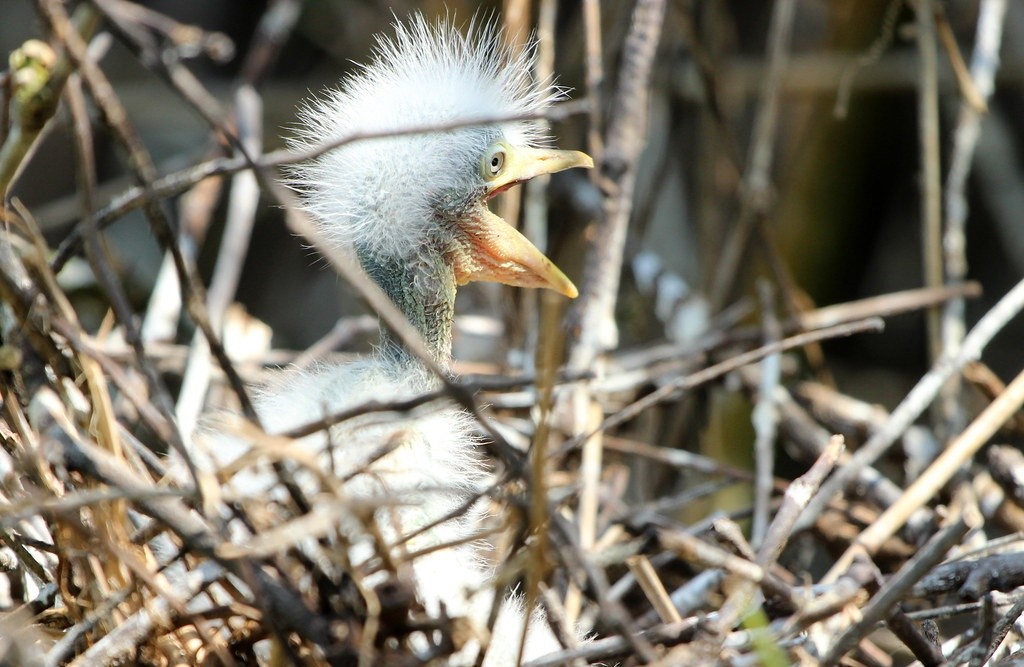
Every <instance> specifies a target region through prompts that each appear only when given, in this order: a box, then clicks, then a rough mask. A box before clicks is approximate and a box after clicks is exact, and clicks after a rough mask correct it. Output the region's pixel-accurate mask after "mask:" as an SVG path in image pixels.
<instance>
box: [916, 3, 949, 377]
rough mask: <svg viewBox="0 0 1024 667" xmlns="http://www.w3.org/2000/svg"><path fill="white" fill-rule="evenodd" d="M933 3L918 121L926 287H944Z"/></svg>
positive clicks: (936, 333) (935, 348)
mask: <svg viewBox="0 0 1024 667" xmlns="http://www.w3.org/2000/svg"><path fill="white" fill-rule="evenodd" d="M932 3H933V0H917V5H916V12H917V52H918V56H919V57H920V59H921V68H920V77H921V78H920V79H919V83H918V93H917V122H918V131H919V139H920V142H921V250H922V253H923V256H924V284H925V285H926V286H928V287H938V286H939V285H941V284H942V180H941V179H942V176H941V174H940V163H939V160H940V151H939V132H940V128H939V74H938V71H939V64H938V47H937V44H936V37H935V7H934V5H933V4H932ZM927 322H928V349H929V351H930V358H931V359H932V361H935V360H936V359H938V358H939V356H941V355H942V353H943V352H944V350H943V348H942V339H941V330H940V321H939V311H938V309H936V308H933V309H931V310H929V311H928V314H927Z"/></svg>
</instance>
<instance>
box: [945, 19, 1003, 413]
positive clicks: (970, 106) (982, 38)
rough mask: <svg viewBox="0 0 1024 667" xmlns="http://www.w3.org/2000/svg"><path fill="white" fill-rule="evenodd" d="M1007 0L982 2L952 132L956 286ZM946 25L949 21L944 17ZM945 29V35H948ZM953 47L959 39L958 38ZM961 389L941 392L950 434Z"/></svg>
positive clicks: (949, 338)
mask: <svg viewBox="0 0 1024 667" xmlns="http://www.w3.org/2000/svg"><path fill="white" fill-rule="evenodd" d="M1006 5H1007V2H1006V0H984V2H982V3H981V4H980V6H979V13H978V27H977V31H976V33H977V34H976V38H975V43H974V54H973V56H972V57H971V77H970V81H971V88H970V89H971V90H973V91H975V94H976V95H977V99H976V100H972V99H970V98H966V99H964V100H963V101H962V102H961V104H960V115H959V118H958V119H957V125H956V129H955V130H954V132H953V152H952V155H951V156H950V159H949V173H948V174H947V176H946V192H945V205H946V219H945V230H944V231H943V235H942V248H943V251H944V253H945V270H946V284H947V285H951V286H956V285H960V284H962V283H963V282H964V281H965V280H966V278H967V236H966V226H967V215H968V205H967V194H966V190H967V179H968V177H969V176H970V173H971V163H972V162H973V159H974V153H975V148H976V147H977V143H978V137H979V136H980V134H981V119H982V117H983V114H984V113H985V112H986V111H987V108H988V99H989V98H990V97H991V96H992V92H993V91H994V89H995V76H996V71H997V70H998V68H999V47H1000V45H1001V43H1002V32H1003V20H1004V18H1005V16H1006ZM943 24H944V25H945V22H944V21H943ZM946 32H948V26H947V30H946V31H944V32H943V33H942V34H946ZM954 46H955V42H954ZM965 329H966V327H965V325H964V300H963V299H962V298H960V299H952V300H951V301H949V302H947V303H946V305H945V306H944V307H943V309H942V349H943V351H944V352H947V353H953V352H955V351H956V350H957V348H958V347H959V346H960V344H961V342H962V341H963V337H964V332H965ZM962 399H963V392H962V389H961V383H960V382H959V381H956V380H954V381H951V382H950V383H949V384H948V385H947V386H946V387H945V389H943V392H942V403H941V406H942V413H943V416H944V420H945V422H946V424H947V425H948V427H949V428H950V432H951V433H956V432H958V431H960V430H961V429H962V428H963V426H964V423H965V422H966V416H965V414H964V409H963V400H962Z"/></svg>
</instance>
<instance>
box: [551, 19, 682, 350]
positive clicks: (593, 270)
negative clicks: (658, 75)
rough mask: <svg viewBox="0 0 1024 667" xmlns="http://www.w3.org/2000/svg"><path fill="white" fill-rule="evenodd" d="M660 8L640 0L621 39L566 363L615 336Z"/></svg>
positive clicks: (608, 343) (612, 341) (602, 346)
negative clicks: (595, 211)
mask: <svg viewBox="0 0 1024 667" xmlns="http://www.w3.org/2000/svg"><path fill="white" fill-rule="evenodd" d="M664 14H665V2H664V1H663V0H639V2H638V3H637V5H636V7H635V8H634V10H633V17H632V24H631V26H630V31H629V34H628V35H627V36H626V41H625V43H624V44H623V60H622V66H621V69H620V72H619V88H618V90H617V91H616V94H615V100H614V108H615V110H616V112H615V115H614V116H613V118H612V119H611V122H610V124H609V128H608V140H607V142H606V145H605V148H604V153H603V154H602V156H601V161H600V162H598V169H597V173H598V178H599V180H600V185H601V187H602V189H603V190H604V191H605V193H606V198H605V202H604V207H603V212H602V220H601V221H599V223H598V225H597V229H596V230H595V233H594V235H593V241H592V243H591V247H590V248H589V251H588V255H587V266H586V270H585V273H584V275H585V278H584V284H583V292H582V296H581V297H580V300H579V302H578V303H577V307H576V315H575V318H576V321H577V323H578V324H577V326H578V331H577V336H578V339H577V341H576V342H575V343H574V346H573V350H572V354H571V355H570V361H569V366H570V367H571V368H583V367H587V366H589V365H590V364H591V362H592V361H593V360H594V359H595V358H596V357H597V356H598V355H599V354H601V353H602V352H604V351H606V350H610V349H613V348H614V347H615V346H616V344H617V341H618V332H617V330H616V326H615V302H616V298H617V297H618V288H619V279H620V276H621V273H622V259H623V249H624V247H625V242H626V230H627V228H628V226H629V217H630V212H631V210H632V195H633V190H634V187H635V185H636V162H637V160H638V159H639V157H640V153H641V152H642V151H643V148H644V146H645V144H646V130H647V112H648V109H647V106H648V98H649V96H650V82H651V70H652V68H653V62H654V56H655V53H656V52H657V47H658V41H659V38H660V36H661V27H662V19H663V17H664Z"/></svg>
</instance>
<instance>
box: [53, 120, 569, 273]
mask: <svg viewBox="0 0 1024 667" xmlns="http://www.w3.org/2000/svg"><path fill="white" fill-rule="evenodd" d="M587 108H588V107H587V104H586V101H579V100H577V101H572V102H563V103H561V104H556V105H554V106H552V107H550V108H548V109H545V110H544V111H535V112H530V113H519V114H487V115H481V116H478V117H467V118H461V119H456V120H453V121H450V122H446V123H425V124H419V125H410V126H409V127H406V128H401V129H397V130H382V131H376V132H352V133H350V134H347V135H345V136H342V137H338V138H336V139H331V140H330V141H325V142H324V143H322V144H319V145H316V146H313V147H311V148H309V149H306V150H301V151H293V150H290V149H286V148H282V149H278V150H276V151H271V152H269V153H264V154H263V155H261V156H260V157H258V158H256V159H254V160H252V161H251V162H250V161H247V160H246V159H245V158H244V157H229V158H228V157H223V158H214V159H212V160H207V161H206V162H202V163H200V164H197V165H193V166H191V167H187V168H185V169H181V170H179V171H176V172H174V173H171V174H168V175H167V176H164V177H161V178H154V179H153V181H152V182H151V183H149V184H148V186H136V187H133V188H130V189H128V190H126V191H125V192H123V193H121V194H120V195H119V196H117V197H115V198H114V200H113V201H111V202H110V203H109V204H107V205H106V206H105V207H103V208H102V209H100V210H99V211H97V213H96V215H95V218H96V222H97V224H98V225H99V227H100V229H103V228H105V227H107V226H108V225H110V224H111V223H113V222H114V221H115V220H117V219H118V218H120V217H121V216H123V215H124V214H125V213H128V212H129V211H133V210H135V209H137V208H139V207H143V206H147V205H149V204H150V203H151V202H154V201H156V200H158V199H163V198H167V197H173V196H175V195H178V194H180V193H182V192H184V191H185V190H188V189H189V188H191V187H194V186H195V185H196V184H197V183H199V182H200V181H202V180H204V179H206V178H210V177H211V176H229V175H231V174H235V173H237V172H239V171H243V170H245V169H252V168H256V169H258V170H263V171H265V170H268V169H273V168H275V167H282V166H284V165H289V164H296V163H299V162H305V161H307V160H312V159H314V158H316V157H317V156H319V155H322V154H323V153H326V152H328V151H331V150H334V149H335V148H340V147H341V146H345V145H347V144H351V143H354V142H356V141H367V140H370V139H379V138H382V137H403V136H410V135H415V134H427V133H431V132H445V131H448V130H455V129H458V128H461V127H473V126H476V125H497V124H501V123H507V122H512V121H518V120H541V119H547V120H551V121H556V120H561V119H564V118H568V117H569V116H572V115H574V114H578V113H582V112H584V111H586V109H587ZM81 243H82V238H81V232H79V231H78V228H77V227H76V228H75V229H73V230H72V231H71V232H70V233H69V234H68V236H67V237H66V238H65V239H64V240H63V241H62V242H61V244H60V247H58V248H57V252H56V253H55V255H54V258H53V261H52V265H53V267H54V271H57V272H59V271H60V269H61V267H63V266H64V264H66V263H67V261H68V260H69V259H70V258H71V257H72V256H74V255H75V254H76V253H77V252H79V249H80V246H81Z"/></svg>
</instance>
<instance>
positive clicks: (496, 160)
mask: <svg viewBox="0 0 1024 667" xmlns="http://www.w3.org/2000/svg"><path fill="white" fill-rule="evenodd" d="M483 167H484V169H483V171H484V177H485V178H494V177H495V176H497V175H498V174H500V173H501V170H502V169H504V168H505V149H504V148H501V147H500V146H498V147H495V148H492V149H491V150H490V151H488V152H487V155H486V156H485V157H484V165H483Z"/></svg>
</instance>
